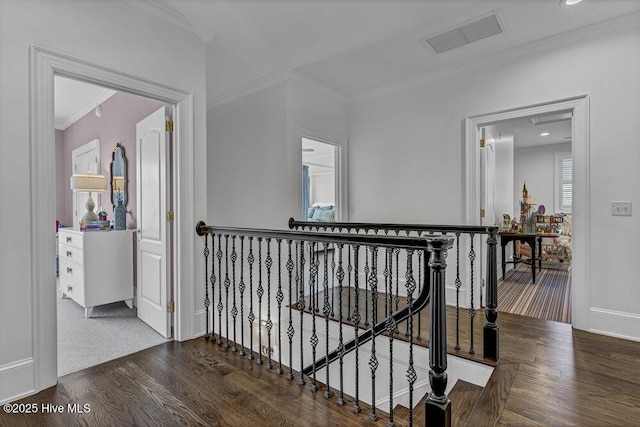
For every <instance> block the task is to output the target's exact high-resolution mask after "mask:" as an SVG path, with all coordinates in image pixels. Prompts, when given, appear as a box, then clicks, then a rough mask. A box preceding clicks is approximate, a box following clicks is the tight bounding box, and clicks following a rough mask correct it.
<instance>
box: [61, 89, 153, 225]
mask: <svg viewBox="0 0 640 427" xmlns="http://www.w3.org/2000/svg"><path fill="white" fill-rule="evenodd" d="M162 105H163V104H162V103H161V102H158V101H154V100H150V99H147V98H142V97H139V96H136V95H131V94H128V93H123V92H118V93H116V94H115V95H113V96H112V97H111V98H109V99H107V100H106V101H105V102H103V103H102V105H101V106H102V116H101V117H97V116H96V115H95V113H94V112H93V111H91V112H89V113H87V114H86V115H85V116H84V117H82V118H81V119H80V120H78V121H77V122H75V123H74V124H72V125H71V126H69V127H68V128H67V129H66V130H65V131H64V136H63V137H64V150H63V153H62V154H60V153H58V151H56V160H58V159H59V158H60V156H62V159H63V161H61V162H57V163H56V167H57V180H58V185H59V187H58V190H59V191H61V192H59V193H58V200H59V201H60V200H63V202H62V203H64V213H62V214H61V212H60V211H58V215H59V218H58V219H59V220H60V221H61V223H63V224H65V225H67V226H73V224H72V221H73V219H72V218H73V215H72V210H73V199H72V192H71V190H70V189H69V185H68V183H69V177H70V176H71V173H72V172H71V152H72V151H73V150H74V149H76V148H78V147H80V146H81V145H84V144H86V143H87V142H89V141H92V140H94V139H96V138H98V139H100V163H101V164H100V173H101V174H103V175H105V176H106V177H107V180H108V179H109V177H110V175H109V171H110V164H111V154H112V153H113V149H114V147H115V146H116V144H117V143H118V142H119V143H120V145H122V146H123V147H124V151H125V155H126V157H127V174H128V177H129V185H128V187H127V188H128V192H129V197H128V200H127V210H128V211H129V212H130V213H129V214H128V215H127V228H129V229H132V228H136V219H137V210H136V123H138V122H139V121H140V120H142V119H144V118H145V117H147V116H148V115H149V114H151V113H153V112H154V111H156V110H157V109H158V108H160V107H161V106H162ZM56 138H57V132H56ZM56 142H57V141H56ZM58 147H59V146H58V144H57V143H56V150H58ZM60 176H62V184H60V183H59V181H60ZM60 185H61V187H60ZM110 188H111V187H110V186H109V185H108V186H107V192H105V193H103V194H102V195H101V201H100V203H101V205H102V207H103V208H104V210H105V211H106V212H107V214H109V219H112V218H113V209H112V205H111V198H110V194H111V193H110ZM99 209H100V205H98V204H97V201H96V210H95V211H96V212H98V211H99ZM60 215H62V217H60Z"/></svg>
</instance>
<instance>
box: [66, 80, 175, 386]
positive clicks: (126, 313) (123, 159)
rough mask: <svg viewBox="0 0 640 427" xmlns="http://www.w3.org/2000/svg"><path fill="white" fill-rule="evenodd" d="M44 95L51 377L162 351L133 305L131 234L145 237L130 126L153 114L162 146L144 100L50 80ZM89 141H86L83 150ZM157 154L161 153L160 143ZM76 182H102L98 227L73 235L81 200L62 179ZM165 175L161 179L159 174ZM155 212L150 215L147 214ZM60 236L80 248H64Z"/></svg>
mask: <svg viewBox="0 0 640 427" xmlns="http://www.w3.org/2000/svg"><path fill="white" fill-rule="evenodd" d="M54 86H55V90H54V98H55V99H54V105H55V112H54V114H55V118H56V120H55V123H56V126H55V132H56V143H55V145H56V148H55V150H56V156H55V157H56V184H57V185H56V187H57V191H56V193H57V194H56V198H57V199H61V200H60V203H58V200H56V223H57V224H58V226H59V228H58V236H59V238H58V239H57V240H58V247H59V248H60V250H59V251H58V258H59V261H60V265H61V266H64V268H62V269H60V270H59V275H58V284H59V285H60V287H59V288H58V289H57V294H56V296H57V300H56V301H57V304H56V305H57V327H58V334H57V339H58V376H62V375H66V374H69V373H71V372H75V371H77V370H80V369H84V368H87V367H90V366H93V365H96V364H100V363H104V362H106V361H109V360H112V359H115V358H118V357H122V356H125V355H128V354H131V353H133V352H136V351H140V350H143V349H145V348H148V347H151V346H154V345H157V344H160V343H163V342H165V341H166V339H165V338H166V337H168V336H170V335H171V332H170V331H167V328H166V325H165V326H164V327H163V328H161V329H162V330H157V329H158V328H157V325H154V326H155V327H153V328H152V327H150V326H149V325H148V324H149V323H150V321H149V319H147V318H146V317H145V316H143V315H142V314H141V313H140V306H141V305H140V298H141V296H146V295H148V294H149V292H148V291H147V292H141V289H142V287H141V286H140V280H139V279H137V278H136V274H135V271H136V269H135V265H137V264H139V263H138V262H136V260H137V259H140V256H139V255H138V256H136V253H135V250H136V249H137V248H139V247H140V243H139V242H140V240H141V239H140V237H141V236H144V235H145V234H146V232H145V233H142V232H141V233H136V232H135V230H136V229H144V230H147V228H148V226H142V225H141V209H140V207H139V203H137V202H138V197H137V196H138V195H139V194H140V193H141V192H140V191H139V189H140V188H141V186H142V184H144V182H142V181H140V179H139V176H140V174H138V173H137V171H138V170H139V163H140V162H139V160H140V158H141V156H140V155H139V152H140V149H139V148H138V147H137V143H136V141H137V140H138V139H139V138H138V136H137V135H136V127H137V124H138V122H139V121H141V120H144V119H145V118H146V117H147V116H149V115H151V114H152V113H156V115H157V113H158V112H159V113H160V115H161V117H160V122H161V123H160V125H161V126H160V125H158V124H156V126H155V127H157V128H161V130H162V134H163V138H164V134H165V111H164V110H165V106H164V104H163V103H162V102H158V101H155V100H152V99H149V98H145V97H140V96H136V95H132V94H129V93H125V92H121V91H113V90H109V89H106V88H103V87H100V86H96V85H92V84H89V83H85V82H81V81H78V80H74V79H67V78H64V77H60V76H56V77H55V78H54ZM105 93H106V95H105ZM159 108H160V109H159ZM171 108H172V107H171ZM156 121H157V120H156ZM91 138H95V139H93V140H91V141H90V142H88V143H85V141H86V140H89V139H91ZM163 141H164V140H163ZM80 144H81V145H80ZM163 146H166V147H168V146H169V144H168V141H167V142H166V143H163ZM69 155H71V159H69V158H68V157H69ZM167 162H170V159H169V158H167V159H166V161H165V162H164V163H167ZM154 164H158V162H154ZM164 169H167V172H168V170H169V168H164V167H163V170H164ZM152 172H153V171H148V170H147V171H146V172H145V174H144V176H146V177H147V180H149V179H150V177H153V175H154V174H153V173H152ZM76 174H91V175H98V176H105V178H106V179H105V182H106V183H108V184H107V185H106V187H105V188H103V189H102V190H103V191H104V192H100V191H99V190H98V191H96V192H94V195H93V197H94V198H95V208H96V209H95V213H98V212H100V215H101V217H102V218H105V221H104V222H100V221H99V222H98V224H93V223H92V224H87V223H84V227H85V231H84V232H83V233H80V232H79V231H80V230H79V224H81V218H82V217H83V216H84V214H85V203H84V199H86V197H87V195H88V194H89V193H84V192H80V191H74V192H71V190H70V188H69V178H70V177H71V176H76ZM156 175H160V174H158V173H156ZM165 176H167V177H168V173H163V174H162V177H165ZM159 179H160V176H158V179H157V180H156V181H158V180H159ZM145 182H147V181H145ZM167 182H170V180H168V181H167ZM147 184H149V183H148V182H147ZM144 188H146V187H144ZM146 190H147V191H144V193H145V194H147V193H150V194H153V193H158V191H152V190H154V189H152V188H146ZM156 190H157V189H156ZM71 201H72V203H69V202H71ZM116 201H118V203H117V204H118V205H119V207H118V208H119V209H121V210H122V211H123V212H125V214H124V215H123V217H124V221H122V223H121V224H118V221H116V220H115V217H116V209H115V207H116ZM158 202H160V201H158ZM162 202H165V201H164V200H163V201H162ZM120 206H121V207H120ZM165 209H166V208H164V207H163V206H154V209H152V210H153V211H157V212H160V211H162V210H165ZM166 210H168V209H166ZM145 211H146V210H145ZM94 227H95V228H94ZM158 228H159V227H158ZM62 236H64V237H65V238H67V239H70V240H72V241H73V243H78V242H82V243H81V244H79V245H78V244H76V245H75V246H74V245H73V243H72V244H69V243H68V241H65V240H64V239H63V238H62ZM168 238H169V236H167V237H165V238H164V240H165V241H166V240H168ZM75 239H80V240H79V241H78V242H75ZM134 240H136V242H134ZM134 243H135V244H134ZM160 258H162V259H164V258H166V257H160ZM70 271H71V272H74V274H71V273H69V272H70ZM157 293H160V292H157ZM141 294H144V295H141ZM132 296H133V298H134V304H133V305H132V304H131V297H132ZM169 297H170V295H169ZM169 299H170V298H169ZM165 300H166V298H165ZM136 301H137V303H136ZM142 301H143V302H146V299H145V298H142ZM159 304H160V303H159ZM147 306H148V304H146V305H145V307H147ZM164 306H166V301H165V304H164ZM83 309H84V312H83ZM165 315H166V311H165ZM154 329H156V330H154Z"/></svg>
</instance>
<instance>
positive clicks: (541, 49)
mask: <svg viewBox="0 0 640 427" xmlns="http://www.w3.org/2000/svg"><path fill="white" fill-rule="evenodd" d="M638 27H640V12H635V13H631V14H628V15H624V16H622V17H618V18H613V19H609V20H606V21H602V22H598V23H596V24H593V25H589V26H586V27H581V28H577V29H575V30H572V31H567V32H565V33H561V34H557V35H555V36H551V37H546V38H543V39H540V40H536V41H534V42H531V43H527V44H524V45H521V46H514V47H512V48H509V49H504V50H502V51H500V52H496V53H494V54H490V55H485V56H483V57H482V58H479V59H474V60H473V61H467V62H463V63H459V64H455V65H452V66H449V67H444V68H440V69H438V70H435V71H431V72H428V73H425V74H422V75H420V76H417V77H412V78H409V79H405V80H401V81H398V82H394V83H391V84H388V85H383V86H379V87H378V88H376V89H373V90H371V91H368V92H364V93H361V94H357V95H353V96H351V97H350V101H370V100H373V99H376V98H380V97H383V96H386V95H390V94H392V93H395V92H400V91H404V90H409V89H414V88H417V87H420V86H426V85H429V84H431V83H434V82H437V81H440V80H444V79H447V78H451V77H453V76H456V75H461V74H466V73H470V72H474V71H479V70H482V69H486V68H491V67H495V66H499V65H504V64H506V63H509V62H516V61H521V60H524V59H527V58H530V57H533V56H536V55H539V54H542V53H545V52H549V51H553V50H557V49H562V48H565V47H569V46H573V45H577V44H580V43H584V42H588V41H590V40H594V39H598V38H602V37H606V36H609V35H612V34H616V33H621V32H624V31H627V30H631V29H634V28H638Z"/></svg>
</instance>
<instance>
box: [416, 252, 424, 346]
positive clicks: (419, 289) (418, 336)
mask: <svg viewBox="0 0 640 427" xmlns="http://www.w3.org/2000/svg"><path fill="white" fill-rule="evenodd" d="M423 286H424V280H422V251H418V293H420V292H422V287H423ZM421 313H422V310H420V311H418V335H417V336H416V339H417V340H420V339H421V337H420V332H421V331H422V322H421V320H422V316H420V314H421Z"/></svg>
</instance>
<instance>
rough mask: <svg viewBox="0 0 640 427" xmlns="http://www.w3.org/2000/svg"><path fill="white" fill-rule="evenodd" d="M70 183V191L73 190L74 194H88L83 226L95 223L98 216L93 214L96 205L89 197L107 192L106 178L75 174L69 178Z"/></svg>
mask: <svg viewBox="0 0 640 427" xmlns="http://www.w3.org/2000/svg"><path fill="white" fill-rule="evenodd" d="M70 181H71V190H73V192H74V193H77V192H81V193H89V197H88V198H87V203H86V204H85V207H86V208H87V212H86V213H85V214H84V216H83V217H82V221H83V222H84V224H85V225H88V224H91V222H93V221H97V220H98V215H97V214H96V213H95V212H93V209H94V208H95V207H96V205H95V203H94V201H93V197H91V193H92V192H95V193H104V192H105V191H107V178H106V177H105V176H104V175H93V174H75V175H72V176H71V180H70Z"/></svg>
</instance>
